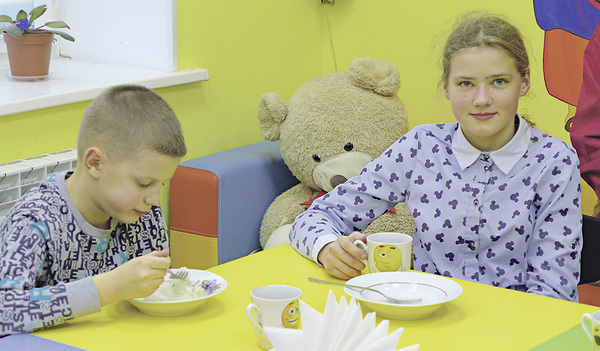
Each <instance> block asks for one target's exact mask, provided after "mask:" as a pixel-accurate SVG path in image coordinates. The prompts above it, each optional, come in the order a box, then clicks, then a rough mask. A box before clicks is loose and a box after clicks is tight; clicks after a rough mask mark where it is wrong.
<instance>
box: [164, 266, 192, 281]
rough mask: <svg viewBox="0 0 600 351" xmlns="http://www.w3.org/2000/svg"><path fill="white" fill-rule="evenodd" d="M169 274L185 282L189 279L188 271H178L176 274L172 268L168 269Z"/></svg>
mask: <svg viewBox="0 0 600 351" xmlns="http://www.w3.org/2000/svg"><path fill="white" fill-rule="evenodd" d="M167 272H169V274H170V275H171V278H175V279H182V280H185V279H187V276H188V271H177V272H175V271H174V270H172V269H171V268H167Z"/></svg>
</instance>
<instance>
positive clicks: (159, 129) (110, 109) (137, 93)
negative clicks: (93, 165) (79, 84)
mask: <svg viewBox="0 0 600 351" xmlns="http://www.w3.org/2000/svg"><path fill="white" fill-rule="evenodd" d="M90 147H99V148H101V149H102V150H103V151H104V152H106V153H107V155H110V157H113V158H115V159H119V160H120V159H124V158H130V157H134V156H135V154H136V153H137V152H139V151H140V150H141V149H146V150H152V151H156V152H159V153H161V154H166V155H172V156H177V157H182V156H184V155H185V154H186V152H187V149H186V146H185V141H184V138H183V132H182V130H181V125H180V123H179V120H178V119H177V116H176V115H175V112H173V109H171V107H170V106H169V104H168V103H167V102H166V101H165V100H164V99H163V98H162V97H161V96H160V95H159V94H158V93H156V92H154V91H152V90H150V89H148V88H146V87H143V86H139V85H119V86H114V87H111V88H108V89H107V90H105V91H104V92H102V93H101V94H100V95H99V96H98V97H97V98H95V99H94V101H92V103H91V104H90V105H89V106H88V108H87V109H86V110H85V112H84V114H83V119H82V121H81V126H80V128H79V135H78V138H77V155H78V158H79V159H80V160H81V159H83V154H84V152H85V150H87V149H88V148H90Z"/></svg>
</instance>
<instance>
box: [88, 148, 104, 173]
mask: <svg viewBox="0 0 600 351" xmlns="http://www.w3.org/2000/svg"><path fill="white" fill-rule="evenodd" d="M105 160H106V154H105V153H104V152H103V151H102V150H101V149H99V148H97V147H90V148H89V149H87V150H85V153H84V154H83V167H84V168H85V171H86V172H87V174H89V175H90V177H92V178H93V179H98V178H99V177H100V173H101V171H102V167H103V166H104V162H105Z"/></svg>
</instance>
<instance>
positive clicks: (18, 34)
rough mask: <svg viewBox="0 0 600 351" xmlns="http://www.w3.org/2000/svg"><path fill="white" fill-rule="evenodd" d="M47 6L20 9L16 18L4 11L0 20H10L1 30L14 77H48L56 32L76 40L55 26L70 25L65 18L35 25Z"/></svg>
mask: <svg viewBox="0 0 600 351" xmlns="http://www.w3.org/2000/svg"><path fill="white" fill-rule="evenodd" d="M46 9H47V6H46V5H41V6H38V7H36V8H34V9H33V10H31V12H29V16H28V15H27V12H25V11H24V10H20V11H19V12H18V13H17V16H16V18H15V19H14V20H13V19H12V18H11V17H10V16H7V15H0V23H1V22H4V23H10V25H9V26H8V27H5V28H2V29H1V31H2V33H3V36H4V42H5V43H6V50H7V53H8V63H9V65H10V74H11V76H12V78H14V79H17V80H40V79H45V78H46V77H48V72H49V68H50V51H51V48H52V40H53V39H54V34H56V35H59V36H61V37H63V38H64V39H66V40H69V41H75V38H73V37H72V36H70V35H69V34H67V33H65V32H61V31H58V30H55V28H69V26H68V25H67V24H66V23H65V22H63V21H51V22H47V23H44V24H43V25H41V26H38V27H34V26H33V21H35V20H36V19H38V18H39V17H40V16H41V15H43V14H44V13H45V12H46ZM28 17H29V18H28ZM69 29H70V28H69ZM24 78H25V79H24Z"/></svg>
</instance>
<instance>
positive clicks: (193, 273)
mask: <svg viewBox="0 0 600 351" xmlns="http://www.w3.org/2000/svg"><path fill="white" fill-rule="evenodd" d="M168 276H169V274H168V273H167V276H165V282H164V283H163V284H168V280H170V278H169V279H168V278H167V277H168ZM187 279H188V280H189V281H190V282H192V283H194V282H197V281H200V280H205V279H215V280H216V281H217V284H220V285H219V287H218V288H216V289H215V290H213V292H212V293H211V294H210V295H206V296H202V297H198V298H195V299H189V300H178V301H148V300H145V298H139V299H131V300H129V302H130V303H131V304H132V305H134V306H135V307H137V309H139V310H140V311H141V312H143V313H145V314H148V315H151V316H161V317H165V316H180V315H183V314H188V313H192V312H194V311H196V310H197V309H198V308H200V306H201V305H203V304H204V303H205V302H206V301H207V300H209V299H210V298H212V297H214V296H216V295H218V294H220V293H221V292H223V290H225V288H227V281H226V280H225V279H223V278H222V277H220V276H219V275H217V274H214V273H211V272H207V271H202V270H197V269H188V277H187Z"/></svg>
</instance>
